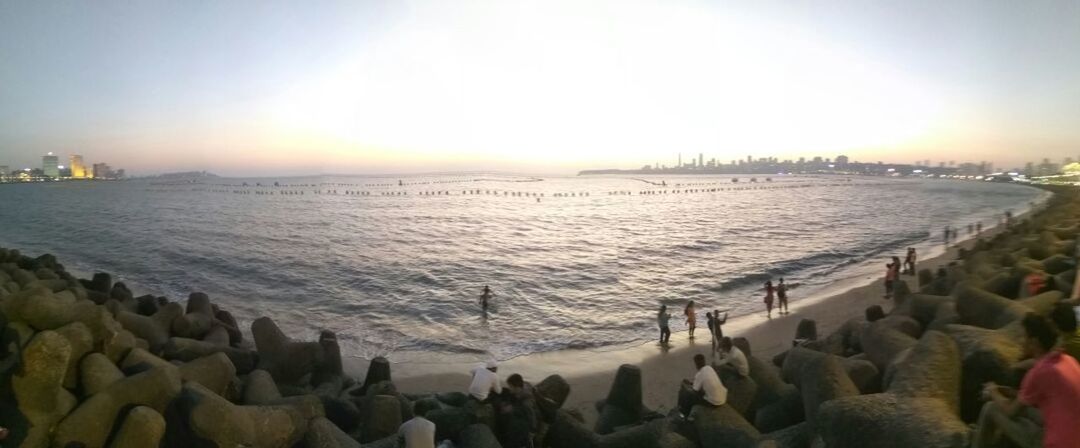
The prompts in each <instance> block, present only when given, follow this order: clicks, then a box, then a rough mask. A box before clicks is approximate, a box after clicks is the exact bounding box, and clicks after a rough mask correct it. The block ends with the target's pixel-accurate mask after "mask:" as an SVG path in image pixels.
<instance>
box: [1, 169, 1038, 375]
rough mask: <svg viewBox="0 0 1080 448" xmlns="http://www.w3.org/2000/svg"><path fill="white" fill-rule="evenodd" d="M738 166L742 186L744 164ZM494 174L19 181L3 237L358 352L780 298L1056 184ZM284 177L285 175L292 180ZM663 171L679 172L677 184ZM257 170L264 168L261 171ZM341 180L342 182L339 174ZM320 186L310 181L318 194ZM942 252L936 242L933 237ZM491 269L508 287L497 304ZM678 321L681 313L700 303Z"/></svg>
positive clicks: (876, 262)
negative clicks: (329, 333) (488, 300)
mask: <svg viewBox="0 0 1080 448" xmlns="http://www.w3.org/2000/svg"><path fill="white" fill-rule="evenodd" d="M732 177H739V178H741V181H740V182H739V183H732V181H731V179H732ZM749 180H750V176H664V177H659V176H655V177H641V176H638V177H630V176H596V177H591V176H590V177H556V178H532V177H516V176H505V175H493V174H476V175H460V174H458V175H445V176H440V175H430V176H410V177H353V176H350V177H345V176H334V177H311V178H282V179H212V180H206V181H202V183H195V184H183V183H170V182H161V181H154V182H152V181H126V182H68V183H49V184H14V185H0V245H4V246H6V247H14V248H19V249H21V250H22V251H23V252H24V253H27V254H30V255H38V254H40V253H45V252H49V253H53V254H55V255H56V256H58V257H59V258H60V260H61V262H63V263H65V265H66V266H67V267H68V269H69V270H74V271H77V272H85V273H92V272H96V271H106V272H110V273H112V274H113V276H114V279H116V280H119V281H125V282H127V283H128V284H129V286H133V289H134V291H135V293H136V295H139V294H144V293H153V294H157V295H165V296H167V297H169V298H170V299H173V300H181V301H183V300H186V297H187V295H188V294H189V293H190V292H192V291H203V292H206V293H208V294H209V295H210V297H211V299H212V300H214V301H215V303H218V304H220V305H221V306H222V307H224V308H226V309H228V310H230V311H231V312H233V313H234V314H235V315H236V317H237V318H238V319H239V320H240V321H241V324H242V325H244V326H245V327H246V326H248V325H249V324H250V322H251V321H252V320H253V319H255V318H257V317H259V316H263V315H266V316H271V317H272V318H273V319H274V320H275V321H276V322H278V323H279V325H281V326H282V327H283V329H284V330H285V331H286V333H288V334H290V335H292V336H294V337H297V338H301V339H314V338H315V337H316V335H317V331H318V330H320V329H324V328H325V329H330V330H333V331H335V332H337V334H338V338H339V340H340V341H341V343H342V344H343V350H344V351H345V352H346V354H347V355H351V356H362V357H371V356H375V355H384V356H389V357H390V358H391V360H395V361H408V360H418V359H425V357H429V356H433V355H440V356H441V355H455V354H463V355H468V356H477V357H487V356H493V357H495V358H499V359H506V358H509V357H513V356H516V355H521V354H525V353H533V352H539V351H548V350H557V349H561V348H568V347H574V348H595V349H603V348H604V347H613V346H620V345H625V344H628V343H633V342H636V341H643V340H648V339H652V338H654V337H655V336H656V335H655V333H656V329H655V313H656V309H657V308H658V306H659V305H660V304H668V306H669V308H672V307H673V308H674V309H673V310H672V311H673V312H674V314H676V315H679V314H681V307H682V306H683V305H684V304H685V303H686V302H687V301H688V300H695V301H697V303H698V304H699V308H698V309H699V322H700V325H704V314H705V310H706V309H717V308H719V309H725V310H730V313H731V315H732V316H737V315H741V314H746V313H752V312H761V311H762V309H763V305H762V300H761V297H762V294H761V292H760V291H759V289H760V288H761V285H762V283H763V282H764V281H765V280H766V279H770V278H771V279H774V280H775V279H777V278H779V277H784V278H785V279H786V282H787V283H788V284H789V285H791V286H792V289H791V291H790V296H791V298H792V300H793V301H794V302H797V301H798V300H799V298H800V297H807V296H809V295H811V294H813V293H815V292H817V291H821V290H823V289H825V288H828V287H829V286H830V285H834V284H836V283H837V282H839V281H841V280H843V279H848V278H854V277H857V276H860V275H863V276H865V275H866V274H868V273H874V274H878V273H880V272H879V271H883V266H884V263H885V262H886V261H887V258H888V257H889V256H892V255H897V256H901V257H902V256H903V251H904V248H905V247H908V246H915V247H918V248H919V249H920V251H921V252H922V253H926V252H927V251H928V250H929V249H930V248H932V247H935V246H940V245H941V243H940V241H941V232H942V229H943V228H944V226H945V225H953V226H957V227H960V228H961V235H962V236H964V235H965V234H966V228H964V226H966V225H967V224H969V223H974V222H977V221H981V222H982V223H983V225H984V227H990V226H992V225H994V224H996V223H997V222H998V219H999V217H1000V216H1001V214H1002V212H1004V211H1005V210H1009V209H1011V210H1013V211H1014V212H1017V213H1018V212H1021V211H1023V210H1025V209H1027V208H1028V206H1029V205H1030V204H1032V203H1033V202H1034V201H1038V200H1041V199H1042V198H1043V197H1044V196H1045V193H1044V192H1041V191H1040V190H1036V189H1033V188H1029V187H1025V186H1019V185H1008V184H995V183H985V182H960V181H945V180H894V179H883V178H851V179H849V178H842V177H827V176H822V177H813V176H805V177H782V176H778V177H774V178H772V179H771V181H768V182H766V181H765V179H764V178H763V177H760V176H759V177H758V182H756V183H750V182H749ZM275 182H277V183H278V184H279V185H281V186H277V187H275V186H273V184H274V183H275ZM661 182H663V183H666V185H662V184H661V185H658V184H660V183H661ZM245 183H246V184H247V185H246V186H245V185H244V184H245ZM335 192H336V193H335ZM301 193H302V194H301ZM924 257H925V255H924ZM484 285H490V286H491V288H492V290H493V291H494V292H495V294H496V295H495V298H494V299H493V307H492V309H491V310H490V312H489V313H488V314H487V315H486V316H485V315H483V313H481V310H480V307H479V306H478V304H477V298H478V296H479V294H480V292H481V289H482V288H483V286H484ZM672 322H673V324H674V325H673V327H674V328H673V329H674V330H676V331H678V330H679V329H681V328H683V324H682V319H681V316H677V317H675V318H673V319H672Z"/></svg>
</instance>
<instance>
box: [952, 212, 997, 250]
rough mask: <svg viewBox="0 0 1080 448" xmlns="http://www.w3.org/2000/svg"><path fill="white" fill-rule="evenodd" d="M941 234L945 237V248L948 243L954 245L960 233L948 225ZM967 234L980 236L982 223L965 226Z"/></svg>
mask: <svg viewBox="0 0 1080 448" xmlns="http://www.w3.org/2000/svg"><path fill="white" fill-rule="evenodd" d="M1010 221H1011V218H1010ZM943 234H944V236H945V245H946V246H948V245H949V244H950V243H952V244H955V243H956V240H957V238H959V237H960V231H959V230H957V229H956V228H955V227H952V226H949V225H946V226H945V231H944V232H943ZM967 234H968V236H971V235H982V221H979V222H976V223H972V224H968V225H967Z"/></svg>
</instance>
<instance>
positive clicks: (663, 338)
mask: <svg viewBox="0 0 1080 448" xmlns="http://www.w3.org/2000/svg"><path fill="white" fill-rule="evenodd" d="M669 320H671V314H668V312H667V305H660V312H659V313H657V314H656V324H657V325H659V326H660V343H661V344H667V343H668V341H669V340H671V327H668V321H669Z"/></svg>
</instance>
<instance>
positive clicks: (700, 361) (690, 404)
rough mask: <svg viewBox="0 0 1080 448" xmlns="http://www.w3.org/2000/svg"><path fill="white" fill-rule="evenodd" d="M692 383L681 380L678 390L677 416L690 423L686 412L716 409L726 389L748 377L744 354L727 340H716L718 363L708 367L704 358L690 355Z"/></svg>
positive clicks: (728, 338) (748, 370)
mask: <svg viewBox="0 0 1080 448" xmlns="http://www.w3.org/2000/svg"><path fill="white" fill-rule="evenodd" d="M694 368H695V369H696V373H694V379H693V381H690V380H683V382H682V386H681V387H680V389H679V403H678V406H679V414H680V416H681V417H682V418H684V419H688V420H692V419H693V416H692V415H691V413H690V411H691V410H693V408H694V406H696V405H703V406H707V407H719V406H723V405H724V404H725V403H727V391H728V387H727V386H726V385H725V384H730V383H731V382H732V381H734V380H738V379H742V378H746V377H748V376H750V362H749V361H748V360H747V359H746V354H745V353H743V351H742V350H740V349H739V347H736V346H735V344H734V342H733V341H732V339H731V338H730V337H726V336H725V337H723V338H721V339H720V359H719V360H718V361H717V362H715V363H714V364H712V365H709V364H708V363H706V361H705V355H703V354H701V353H698V354H696V355H694Z"/></svg>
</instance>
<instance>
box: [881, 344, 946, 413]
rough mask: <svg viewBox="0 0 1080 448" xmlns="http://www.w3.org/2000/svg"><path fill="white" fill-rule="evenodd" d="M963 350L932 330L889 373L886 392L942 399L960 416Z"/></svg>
mask: <svg viewBox="0 0 1080 448" xmlns="http://www.w3.org/2000/svg"><path fill="white" fill-rule="evenodd" d="M960 367H961V360H960V349H959V348H958V347H957V345H956V342H954V341H953V339H952V338H950V337H949V336H948V335H946V334H944V333H941V332H938V331H928V332H926V334H925V335H923V337H922V339H919V342H918V343H917V344H915V346H914V347H912V348H911V350H910V351H908V352H907V354H906V355H905V356H904V357H903V359H901V360H898V361H897V362H896V363H895V364H893V366H892V370H891V371H890V372H889V373H887V374H886V380H885V382H886V386H885V390H886V391H888V392H892V393H895V394H897V395H900V396H904V397H928V398H938V399H940V400H942V401H943V402H944V403H945V404H946V406H947V407H948V408H949V410H951V411H952V412H953V414H954V415H957V416H959V415H960Z"/></svg>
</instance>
